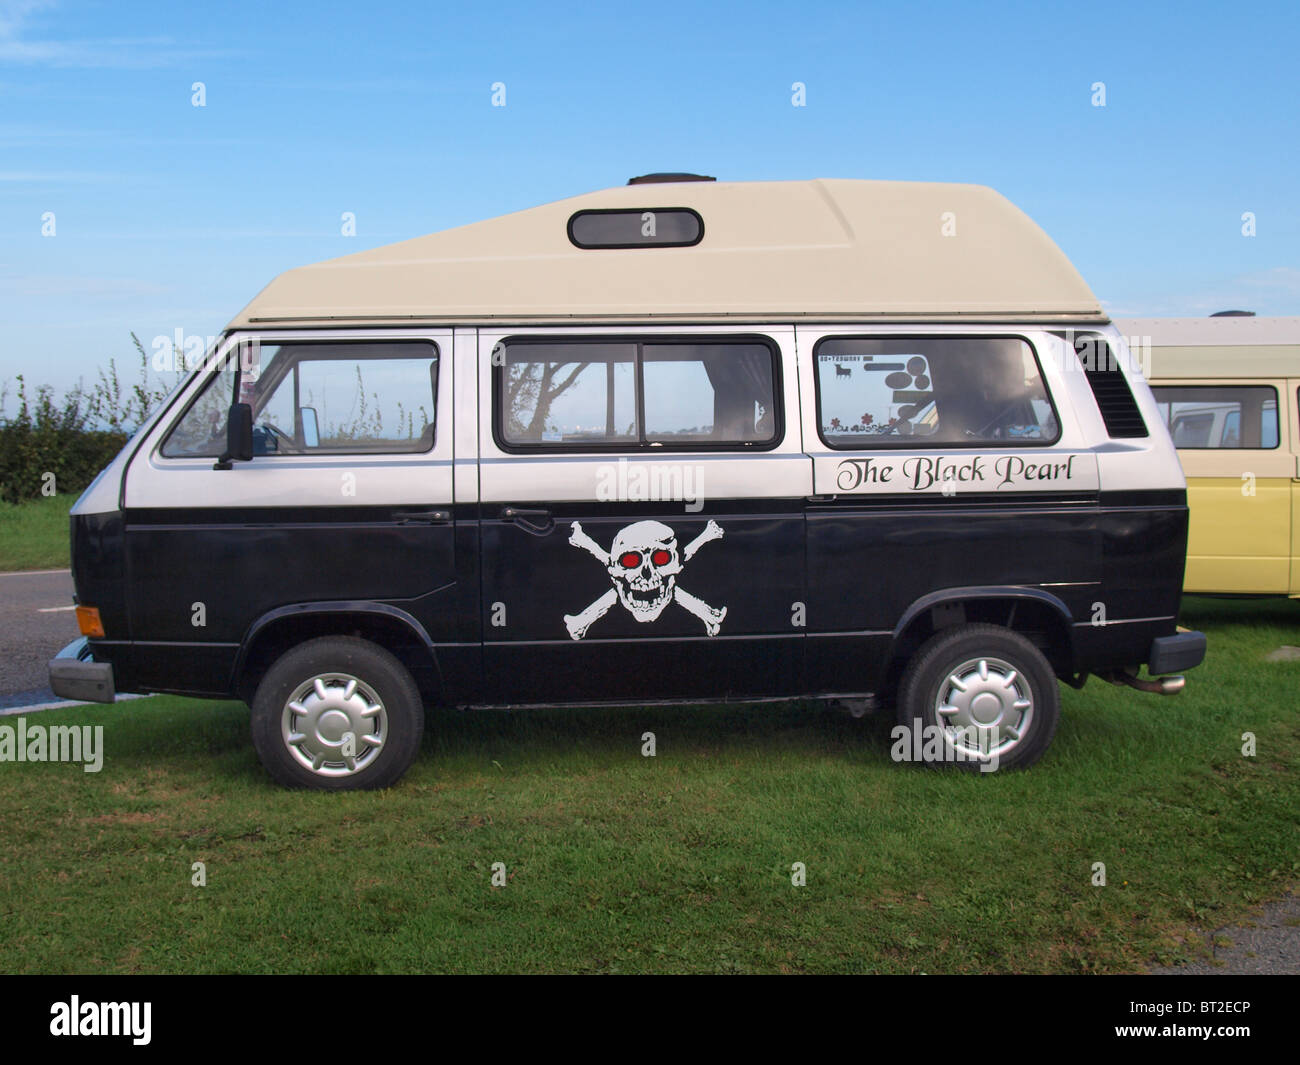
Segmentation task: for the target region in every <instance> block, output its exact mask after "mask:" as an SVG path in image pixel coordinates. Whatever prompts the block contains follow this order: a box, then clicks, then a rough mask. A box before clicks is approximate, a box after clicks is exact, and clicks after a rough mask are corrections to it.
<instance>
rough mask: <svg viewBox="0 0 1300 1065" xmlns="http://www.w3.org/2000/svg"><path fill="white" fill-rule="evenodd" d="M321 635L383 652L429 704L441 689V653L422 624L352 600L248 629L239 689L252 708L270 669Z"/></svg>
mask: <svg viewBox="0 0 1300 1065" xmlns="http://www.w3.org/2000/svg"><path fill="white" fill-rule="evenodd" d="M320 636H356V637H359V638H361V639H365V640H369V641H370V642H371V643H374V644H376V645H377V646H379V647H382V648H384V649H385V650H386V651H388V652H390V653H391V654H392V655H393V656H394V657H396V658H397V660H398V661H399V662H401V663H402V665H403V666H405V667H406V669H407V670H408V672H410V674H411V676H412V677H413V678H414V680H415V683H416V686H417V687H418V688H419V689H420V693H421V695H422V696H424V697H425V698H426V699H435V698H437V696H438V695H439V693H440V692H441V690H442V671H441V669H440V668H439V665H438V654H437V649H436V648H435V647H434V645H433V641H432V640H431V639H430V638H429V633H428V632H427V631H426V629H425V628H424V626H423V625H421V624H420V622H419V621H418V620H417V619H416V618H415V617H413V616H412V615H411V614H408V613H407V612H406V611H405V610H401V609H399V608H398V607H394V606H389V605H388V604H386V603H368V602H357V601H351V600H344V601H337V602H319V603H294V604H291V605H289V606H282V607H277V608H276V609H275V610H271V611H268V612H267V613H265V614H263V615H262V616H261V617H260V618H258V619H257V620H256V621H254V622H253V624H252V625H250V626H249V629H248V632H247V633H246V634H245V636H244V638H243V640H242V641H241V642H240V646H239V654H238V656H237V658H236V660H235V670H234V689H235V693H236V694H237V695H238V696H239V698H241V699H243V700H244V702H247V703H251V701H252V697H253V693H254V692H255V691H256V690H257V685H258V683H259V682H260V681H261V679H262V677H263V675H264V674H265V673H266V671H267V669H269V668H270V666H271V664H272V663H273V662H275V660H276V659H278V658H279V657H280V656H281V655H283V654H284V653H285V652H286V651H288V650H290V649H291V648H293V647H296V646H297V645H298V644H301V643H305V642H306V641H308V640H312V639H316V638H317V637H320Z"/></svg>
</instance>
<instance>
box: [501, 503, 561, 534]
mask: <svg viewBox="0 0 1300 1065" xmlns="http://www.w3.org/2000/svg"><path fill="white" fill-rule="evenodd" d="M501 517H502V518H504V519H505V520H506V521H513V522H514V523H515V524H516V525H518V526H519V527H520V528H521V529H523V530H525V531H526V532H530V533H533V534H535V535H537V536H542V535H545V534H546V533H548V532H550V531H551V530H552V529H553V528H555V520H554V519H553V518H552V517H551V512H550V511H549V510H547V509H545V508H543V507H534V508H530V507H503V508H502V509H501Z"/></svg>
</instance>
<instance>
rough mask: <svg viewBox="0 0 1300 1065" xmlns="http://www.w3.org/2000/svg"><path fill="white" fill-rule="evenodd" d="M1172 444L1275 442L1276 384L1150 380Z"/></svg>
mask: <svg viewBox="0 0 1300 1065" xmlns="http://www.w3.org/2000/svg"><path fill="white" fill-rule="evenodd" d="M1151 392H1152V394H1154V396H1155V398H1156V406H1157V407H1158V408H1159V410H1160V417H1161V418H1162V419H1163V420H1164V423H1165V425H1166V426H1167V427H1168V429H1169V435H1170V436H1171V437H1173V441H1174V447H1179V448H1186V449H1191V450H1199V449H1210V450H1217V449H1228V450H1232V449H1238V448H1252V449H1257V450H1264V449H1268V450H1271V449H1273V448H1276V447H1277V446H1278V413H1277V390H1276V389H1273V388H1269V387H1267V386H1266V385H1179V386H1174V385H1153V386H1152V387H1151Z"/></svg>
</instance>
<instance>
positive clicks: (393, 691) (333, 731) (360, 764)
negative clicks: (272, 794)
mask: <svg viewBox="0 0 1300 1065" xmlns="http://www.w3.org/2000/svg"><path fill="white" fill-rule="evenodd" d="M252 726H253V746H254V747H256V749H257V754H258V757H259V758H260V759H261V760H262V765H263V766H265V767H266V771H267V772H268V773H270V774H271V776H272V777H274V778H275V779H276V780H277V781H278V782H279V783H281V784H284V785H287V786H289V787H305V788H321V789H326V790H333V791H342V790H347V789H352V788H384V787H388V786H389V785H390V784H393V783H395V782H396V781H397V780H398V778H399V777H401V775H402V774H403V773H405V772H406V770H407V768H408V767H409V766H410V764H411V762H412V761H413V760H414V759H415V755H416V753H417V752H418V751H419V749H420V739H421V737H422V735H423V733H424V704H423V702H422V701H421V699H420V692H419V690H418V689H417V688H416V685H415V681H414V680H412V679H411V674H410V673H409V672H408V671H407V670H406V667H405V666H403V665H402V664H401V662H399V661H398V660H397V659H396V658H394V657H393V655H391V654H390V653H389V652H387V651H385V650H384V649H383V648H382V647H378V646H377V645H375V644H373V643H370V642H369V641H368V640H361V639H357V638H355V637H351V636H326V637H322V638H320V639H316V640H309V641H308V642H306V643H303V644H299V645H298V646H297V647H295V648H293V649H292V650H291V651H288V652H286V653H285V654H284V655H282V656H281V657H280V658H279V659H277V660H276V662H275V664H274V665H272V666H271V668H270V669H269V670H267V673H266V676H264V677H263V678H262V682H261V683H260V684H259V685H258V687H257V694H256V695H255V696H254V697H253V719H252Z"/></svg>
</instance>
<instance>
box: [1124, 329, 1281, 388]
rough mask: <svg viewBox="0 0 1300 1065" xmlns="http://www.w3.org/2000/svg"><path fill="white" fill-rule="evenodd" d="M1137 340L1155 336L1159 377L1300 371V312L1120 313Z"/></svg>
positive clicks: (1153, 370)
mask: <svg viewBox="0 0 1300 1065" xmlns="http://www.w3.org/2000/svg"><path fill="white" fill-rule="evenodd" d="M1115 326H1116V328H1117V329H1119V331H1120V332H1121V333H1122V334H1123V335H1124V336H1125V337H1128V338H1129V344H1130V346H1132V345H1133V344H1134V343H1135V342H1136V343H1138V344H1143V345H1145V344H1146V343H1147V339H1146V338H1150V345H1151V373H1150V375H1149V376H1150V378H1151V380H1153V381H1158V380H1160V379H1162V378H1163V379H1182V378H1194V377H1300V318H1247V317H1224V318H1117V319H1116V320H1115Z"/></svg>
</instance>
